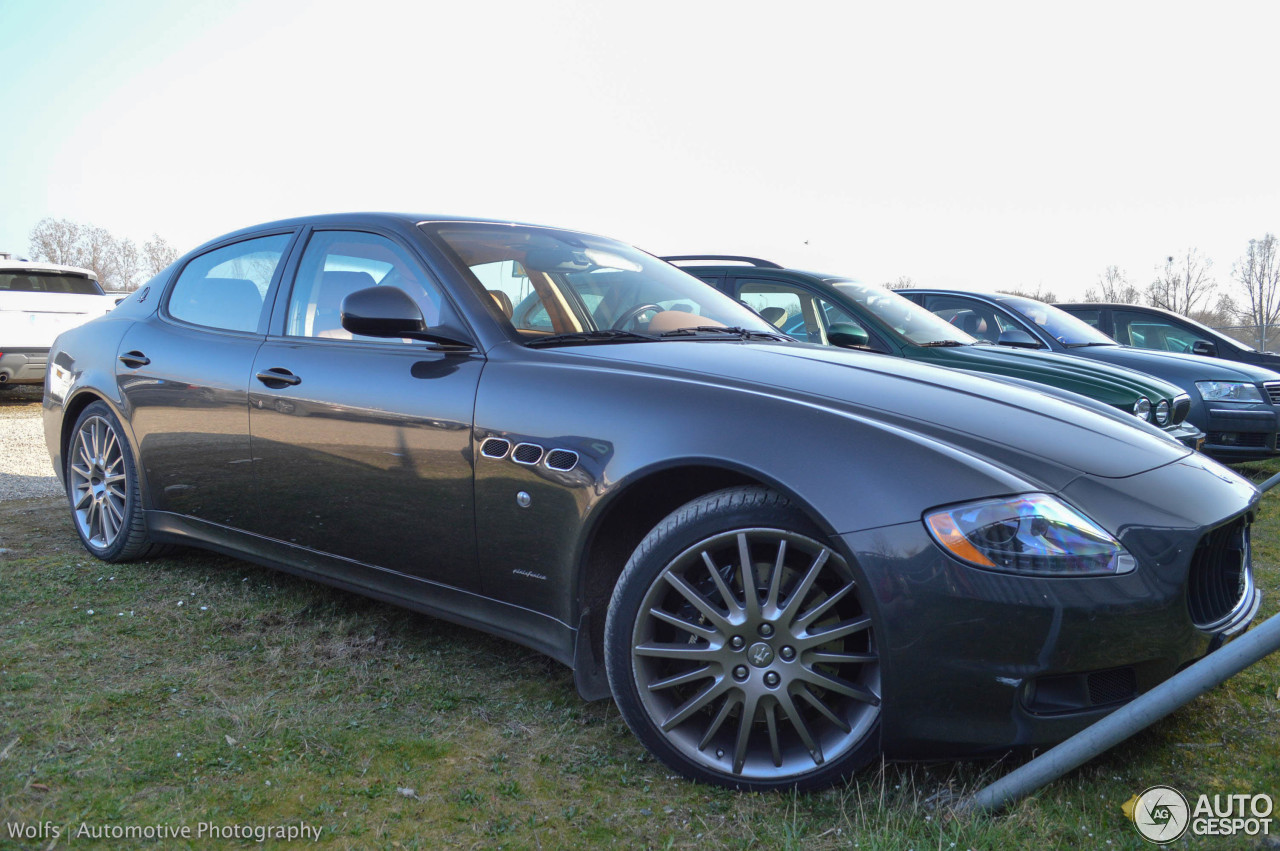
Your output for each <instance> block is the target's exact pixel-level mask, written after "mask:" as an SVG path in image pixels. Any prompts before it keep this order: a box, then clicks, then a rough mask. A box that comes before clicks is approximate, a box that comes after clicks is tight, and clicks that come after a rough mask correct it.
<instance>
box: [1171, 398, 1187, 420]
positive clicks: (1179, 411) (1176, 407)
mask: <svg viewBox="0 0 1280 851" xmlns="http://www.w3.org/2000/svg"><path fill="white" fill-rule="evenodd" d="M1189 413H1191V397H1190V396H1188V395H1187V394H1186V393H1179V394H1178V395H1177V396H1174V397H1173V419H1171V420H1170V421H1169V422H1170V423H1171V424H1173V425H1177V424H1178V423H1180V422H1182V421H1183V420H1185V419H1186V418H1187V414H1189Z"/></svg>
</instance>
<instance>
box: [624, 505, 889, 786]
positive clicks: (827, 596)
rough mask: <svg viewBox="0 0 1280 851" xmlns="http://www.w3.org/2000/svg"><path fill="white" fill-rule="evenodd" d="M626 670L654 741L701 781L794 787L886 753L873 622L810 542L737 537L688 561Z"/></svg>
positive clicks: (829, 556)
mask: <svg viewBox="0 0 1280 851" xmlns="http://www.w3.org/2000/svg"><path fill="white" fill-rule="evenodd" d="M629 662H630V671H631V677H632V683H633V686H634V694H635V696H636V697H637V698H638V703H639V707H640V708H641V709H642V712H643V718H644V720H645V722H647V726H648V727H649V729H650V730H651V731H652V733H654V734H656V736H651V737H650V740H651V741H657V742H660V743H661V745H662V746H663V747H661V748H659V750H660V751H666V752H667V755H668V757H671V756H674V757H676V759H674V760H672V759H668V761H669V762H674V763H676V764H677V767H681V766H680V765H679V763H684V762H686V761H687V763H688V764H689V765H691V766H696V767H697V768H698V769H701V771H697V772H693V773H695V774H705V775H706V776H707V777H708V778H709V779H716V780H718V781H719V782H725V783H728V784H729V785H737V786H743V787H753V788H768V787H776V786H785V785H790V784H793V783H796V782H799V781H803V780H805V779H806V778H809V777H812V776H815V775H822V776H824V777H827V778H831V777H835V776H839V775H842V774H845V773H848V771H851V770H853V769H854V768H857V767H859V766H860V765H861V764H863V763H865V762H867V761H868V760H869V759H871V758H872V757H874V755H875V753H876V752H878V746H879V745H878V722H879V717H880V662H879V656H878V653H877V648H876V643H875V636H874V630H873V628H872V619H871V617H870V614H869V613H868V612H867V610H866V609H865V608H864V606H863V604H862V601H861V595H860V593H859V588H858V583H857V581H856V580H855V578H854V576H853V574H852V572H851V571H850V569H849V566H848V565H847V563H846V562H845V561H844V560H843V559H842V558H841V557H840V556H839V555H838V554H837V553H836V552H834V551H833V550H832V549H831V548H830V547H828V546H826V545H824V544H822V543H820V542H819V541H817V540H815V539H814V538H813V537H810V536H808V535H803V534H799V533H798V532H794V531H789V530H787V529H779V528H771V527H765V526H757V527H748V528H737V529H731V530H727V531H721V532H718V533H715V534H711V535H708V536H707V537H704V538H702V539H701V540H698V541H696V542H695V543H694V544H693V545H692V546H689V547H687V548H685V549H684V550H682V551H681V552H679V554H678V555H676V556H675V557H674V558H672V559H670V561H669V562H667V563H666V564H665V565H664V566H662V567H661V568H660V569H659V570H658V571H657V572H656V575H654V576H653V578H652V580H651V581H649V582H648V585H647V587H646V588H645V590H644V592H643V594H642V596H641V597H640V599H639V601H638V605H637V607H636V610H635V614H634V619H633V621H632V628H631V635H630V646H629ZM620 706H623V711H624V715H628V716H629V717H628V721H629V722H634V720H635V719H634V718H633V717H631V716H634V714H635V713H629V712H628V708H627V706H625V705H623V702H622V701H620ZM632 726H633V728H635V726H636V725H635V723H632ZM642 738H645V736H643V735H642ZM660 755H662V754H661V753H660ZM686 773H690V772H686ZM806 785H808V784H806Z"/></svg>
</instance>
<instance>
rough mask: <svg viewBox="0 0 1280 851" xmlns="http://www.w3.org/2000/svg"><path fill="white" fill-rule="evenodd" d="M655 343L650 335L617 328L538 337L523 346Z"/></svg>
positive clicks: (655, 340)
mask: <svg viewBox="0 0 1280 851" xmlns="http://www.w3.org/2000/svg"><path fill="white" fill-rule="evenodd" d="M657 341H658V338H657V337H654V336H652V335H650V334H640V333H637V332H635V331H620V330H618V329H617V328H601V329H599V330H598V331H570V332H569V333H567V334H552V335H551V336H550V337H538V338H537V339H535V340H530V341H529V342H527V343H525V345H526V346H528V347H529V348H531V349H536V348H540V347H542V346H575V345H583V346H589V345H593V344H594V345H598V344H600V343H655V342H657Z"/></svg>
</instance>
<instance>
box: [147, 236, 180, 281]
mask: <svg viewBox="0 0 1280 851" xmlns="http://www.w3.org/2000/svg"><path fill="white" fill-rule="evenodd" d="M142 257H143V262H142V271H143V274H145V275H146V277H147V278H154V277H155V276H156V275H159V274H160V273H161V272H163V271H164V270H165V267H167V266H168V265H169V264H170V263H172V262H173V261H174V260H177V259H178V250H177V249H176V248H174V247H173V246H172V245H170V244H169V243H168V242H166V241H165V238H164V237H162V236H160V234H158V233H153V234H151V239H149V240H147V241H146V242H145V243H143V245H142Z"/></svg>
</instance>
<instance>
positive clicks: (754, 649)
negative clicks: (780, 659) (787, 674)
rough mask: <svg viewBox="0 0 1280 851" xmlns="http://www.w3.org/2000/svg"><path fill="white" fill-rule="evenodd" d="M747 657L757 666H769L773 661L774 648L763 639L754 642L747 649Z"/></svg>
mask: <svg viewBox="0 0 1280 851" xmlns="http://www.w3.org/2000/svg"><path fill="white" fill-rule="evenodd" d="M747 659H748V660H749V661H750V662H751V664H752V665H755V666H756V667H757V668H764V667H768V666H769V665H770V664H771V663H772V662H773V648H772V647H770V646H769V645H767V644H765V643H764V642H763V641H761V642H758V643H756V644H753V645H751V648H750V649H749V650H747Z"/></svg>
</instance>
